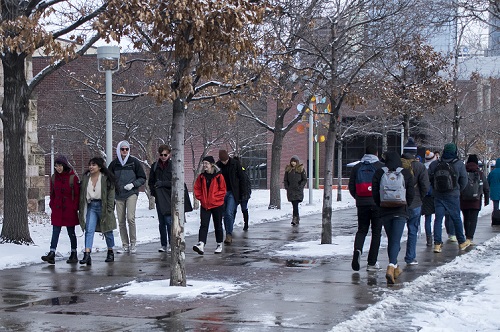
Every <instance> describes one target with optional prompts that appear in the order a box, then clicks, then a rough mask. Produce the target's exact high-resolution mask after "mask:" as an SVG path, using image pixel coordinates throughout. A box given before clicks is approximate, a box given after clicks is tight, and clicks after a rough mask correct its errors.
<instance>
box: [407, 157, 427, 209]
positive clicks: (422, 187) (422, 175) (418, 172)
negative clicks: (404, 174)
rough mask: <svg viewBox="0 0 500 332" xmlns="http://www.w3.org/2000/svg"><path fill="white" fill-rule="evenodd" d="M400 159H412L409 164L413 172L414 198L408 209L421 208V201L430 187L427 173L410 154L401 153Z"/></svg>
mask: <svg viewBox="0 0 500 332" xmlns="http://www.w3.org/2000/svg"><path fill="white" fill-rule="evenodd" d="M402 158H404V159H414V160H413V161H412V162H411V168H412V170H413V181H414V188H415V197H414V198H413V202H412V203H411V205H410V206H409V208H410V209H415V208H417V207H419V206H422V200H423V199H424V197H425V195H427V192H428V191H429V188H430V186H431V183H430V182H429V174H428V173H427V169H426V168H425V165H424V164H422V163H421V162H419V161H418V160H415V156H414V155H412V154H411V153H403V156H402Z"/></svg>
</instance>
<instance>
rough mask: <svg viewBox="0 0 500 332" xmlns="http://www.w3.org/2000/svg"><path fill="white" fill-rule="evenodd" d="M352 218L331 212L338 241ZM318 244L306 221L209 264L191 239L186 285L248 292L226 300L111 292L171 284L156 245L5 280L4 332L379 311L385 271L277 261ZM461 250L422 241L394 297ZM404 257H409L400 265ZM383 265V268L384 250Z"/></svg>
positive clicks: (329, 319) (0, 314) (341, 263)
mask: <svg viewBox="0 0 500 332" xmlns="http://www.w3.org/2000/svg"><path fill="white" fill-rule="evenodd" d="M355 213H356V211H355V210H354V209H349V210H344V211H335V212H334V214H333V225H334V226H333V228H334V233H335V234H334V235H348V234H350V235H353V234H354V233H355V231H356V216H355ZM488 219H489V218H486V217H484V218H482V219H480V221H479V223H478V229H477V233H476V237H475V241H474V242H476V243H482V242H484V241H486V240H488V239H490V238H491V237H493V236H495V235H496V234H497V233H498V232H499V231H500V230H499V229H493V230H492V228H491V226H490V222H489V220H488ZM443 233H444V234H445V232H444V231H443ZM320 234H321V216H320V215H313V216H308V217H303V218H302V219H301V224H300V226H299V227H297V228H294V227H291V226H290V223H289V221H288V220H284V221H279V222H272V223H265V224H259V225H255V226H251V228H250V229H249V231H248V232H243V231H241V230H236V231H235V233H234V244H233V245H231V246H226V247H225V248H224V251H223V253H222V254H221V255H214V254H212V248H211V246H213V247H214V243H213V242H214V241H213V234H209V244H208V249H207V254H205V255H204V256H200V255H198V254H196V253H194V252H193V251H192V250H191V247H192V245H193V244H195V243H196V242H197V237H195V236H189V237H187V238H186V244H187V247H188V250H187V252H186V270H187V279H188V283H189V280H223V281H227V282H230V283H238V284H242V285H243V287H242V290H241V291H239V292H237V293H235V294H229V295H227V296H225V297H223V298H196V299H188V300H175V299H174V300H173V299H170V298H146V297H130V296H127V297H125V296H123V294H120V293H118V292H111V290H113V289H115V288H117V287H118V285H123V284H125V283H128V282H130V281H132V280H137V281H151V280H160V279H168V278H169V276H170V271H169V254H166V253H158V252H157V248H158V244H157V243H153V244H147V245H141V246H139V247H138V253H137V254H136V255H128V254H124V255H123V254H122V255H116V260H115V262H114V263H112V264H107V263H104V257H105V253H96V254H93V256H92V258H93V260H92V263H93V265H92V266H91V267H86V266H80V265H79V264H78V265H69V264H66V263H65V262H64V261H62V262H57V263H56V265H55V266H50V265H47V264H37V265H32V266H27V267H23V268H17V269H9V270H2V271H0V331H89V330H91V331H297V330H298V329H301V330H308V331H328V330H330V329H331V328H332V327H333V326H335V325H336V324H338V323H340V322H342V321H345V320H347V319H349V317H350V316H352V315H353V314H354V313H356V312H357V311H359V310H363V309H365V308H367V307H368V306H369V305H370V304H373V303H376V302H377V299H379V298H380V297H379V296H380V295H381V294H382V293H383V292H386V291H388V287H387V285H386V281H385V269H383V270H381V271H380V272H366V271H365V266H366V265H365V264H366V257H365V255H363V259H362V269H361V271H359V272H353V271H352V270H351V266H350V262H351V257H350V256H343V257H342V256H332V257H328V258H320V259H317V258H310V259H308V258H305V259H301V260H297V259H296V258H289V259H287V258H277V257H275V255H273V252H274V251H275V250H279V249H281V248H282V247H283V246H284V245H285V244H287V243H290V242H292V241H299V242H301V241H309V240H313V239H319V237H320ZM367 246H368V243H365V247H366V248H367ZM457 247H458V246H457V245H456V244H448V245H445V246H444V250H443V252H442V253H441V254H434V253H432V249H430V248H428V247H426V246H425V239H424V238H423V237H421V238H419V243H418V248H417V257H418V260H419V263H420V264H419V265H418V266H415V267H408V268H405V272H404V273H403V274H402V275H401V277H400V279H398V282H397V284H396V285H394V286H393V287H392V288H391V289H398V288H401V287H404V285H403V282H411V281H412V280H414V279H415V278H417V277H419V276H420V275H422V274H426V273H428V272H429V271H430V270H432V269H434V268H435V267H436V266H439V265H442V264H445V263H447V262H449V261H451V260H452V259H454V258H455V257H456V255H457V252H458V250H457ZM403 255H404V250H402V251H401V254H400V260H402V259H401V258H402V257H403ZM379 260H380V263H381V266H383V267H384V268H385V266H387V255H386V252H385V250H384V249H382V250H381V252H380V255H379ZM403 265H404V264H403Z"/></svg>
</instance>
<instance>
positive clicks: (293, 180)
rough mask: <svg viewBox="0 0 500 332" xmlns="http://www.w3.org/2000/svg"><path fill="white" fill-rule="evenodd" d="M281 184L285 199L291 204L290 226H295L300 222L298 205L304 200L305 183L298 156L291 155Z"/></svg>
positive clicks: (304, 172) (304, 174) (303, 170)
mask: <svg viewBox="0 0 500 332" xmlns="http://www.w3.org/2000/svg"><path fill="white" fill-rule="evenodd" d="M283 183H284V185H285V190H286V198H287V199H288V201H289V202H290V203H292V226H296V225H298V224H299V222H300V214H299V203H300V202H302V201H303V200H304V187H305V186H306V183H307V175H306V170H305V168H304V165H303V164H301V163H300V159H299V157H298V156H296V155H293V156H292V158H291V159H290V163H289V164H288V165H286V167H285V175H284V179H283Z"/></svg>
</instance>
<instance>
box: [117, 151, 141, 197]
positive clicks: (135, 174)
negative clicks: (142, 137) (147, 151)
mask: <svg viewBox="0 0 500 332" xmlns="http://www.w3.org/2000/svg"><path fill="white" fill-rule="evenodd" d="M108 168H109V170H110V171H111V173H113V175H114V176H115V178H116V189H115V190H116V196H115V199H116V200H119V201H120V200H126V199H127V198H128V197H130V196H132V195H139V187H140V186H142V185H143V184H145V183H146V172H144V168H142V164H141V162H140V161H139V160H138V159H137V158H134V157H132V156H129V157H128V159H127V162H126V163H125V165H123V166H122V164H121V163H120V161H119V160H118V158H116V159H115V160H113V161H112V162H111V164H109V167H108ZM129 183H133V184H134V188H132V189H131V190H126V189H125V188H124V187H125V185H127V184H129Z"/></svg>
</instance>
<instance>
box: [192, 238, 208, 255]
mask: <svg viewBox="0 0 500 332" xmlns="http://www.w3.org/2000/svg"><path fill="white" fill-rule="evenodd" d="M204 248H205V243H203V242H201V241H200V242H198V244H197V245H195V246H193V250H194V251H196V252H197V253H198V254H200V255H203V253H205V250H204Z"/></svg>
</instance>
